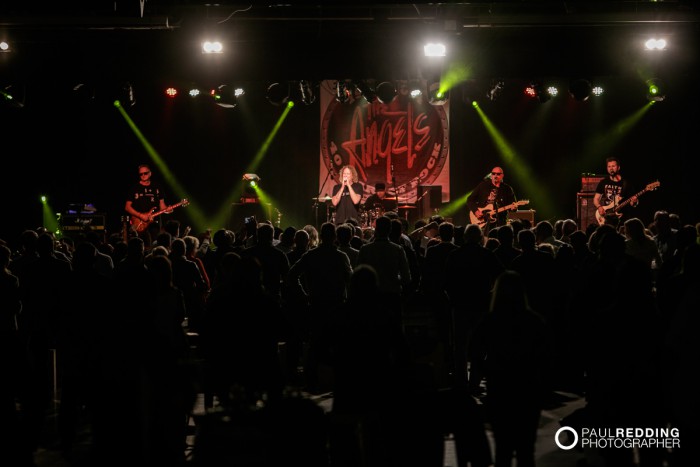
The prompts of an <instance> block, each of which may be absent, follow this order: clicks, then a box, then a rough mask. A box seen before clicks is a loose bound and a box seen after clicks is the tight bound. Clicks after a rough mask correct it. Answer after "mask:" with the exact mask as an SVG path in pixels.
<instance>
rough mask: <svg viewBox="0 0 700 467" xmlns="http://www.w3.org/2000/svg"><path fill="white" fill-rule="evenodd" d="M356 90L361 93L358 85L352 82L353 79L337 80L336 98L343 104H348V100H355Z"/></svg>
mask: <svg viewBox="0 0 700 467" xmlns="http://www.w3.org/2000/svg"><path fill="white" fill-rule="evenodd" d="M356 92H358V93H359V91H357V87H356V86H355V84H354V83H353V82H352V80H349V79H346V80H343V81H341V80H338V81H336V84H335V100H337V101H338V102H340V103H341V104H347V103H348V102H352V101H353V100H355V97H356V96H355V93H356Z"/></svg>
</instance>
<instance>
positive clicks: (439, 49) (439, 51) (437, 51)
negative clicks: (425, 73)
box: [423, 42, 447, 57]
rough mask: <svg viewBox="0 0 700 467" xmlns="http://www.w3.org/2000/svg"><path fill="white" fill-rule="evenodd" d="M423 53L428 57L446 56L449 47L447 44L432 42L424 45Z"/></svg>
mask: <svg viewBox="0 0 700 467" xmlns="http://www.w3.org/2000/svg"><path fill="white" fill-rule="evenodd" d="M423 53H424V54H425V56H426V57H444V56H445V55H447V47H445V44H440V43H432V42H431V43H428V44H425V46H423Z"/></svg>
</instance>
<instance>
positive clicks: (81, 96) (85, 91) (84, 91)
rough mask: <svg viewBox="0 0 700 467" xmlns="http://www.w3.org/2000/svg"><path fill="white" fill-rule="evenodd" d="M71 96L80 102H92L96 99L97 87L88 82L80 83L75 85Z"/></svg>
mask: <svg viewBox="0 0 700 467" xmlns="http://www.w3.org/2000/svg"><path fill="white" fill-rule="evenodd" d="M72 91H73V92H72V93H71V96H72V98H73V100H74V101H75V102H77V103H80V104H91V103H93V102H94V101H95V88H94V87H93V86H91V85H89V84H87V83H78V84H76V85H75V86H73V89H72Z"/></svg>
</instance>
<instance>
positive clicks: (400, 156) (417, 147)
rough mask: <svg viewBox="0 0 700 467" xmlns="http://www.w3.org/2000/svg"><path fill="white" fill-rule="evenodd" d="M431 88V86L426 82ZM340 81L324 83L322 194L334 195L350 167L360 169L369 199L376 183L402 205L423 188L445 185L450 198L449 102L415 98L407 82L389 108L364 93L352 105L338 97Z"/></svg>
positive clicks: (445, 198) (444, 196)
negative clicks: (340, 176) (344, 170)
mask: <svg viewBox="0 0 700 467" xmlns="http://www.w3.org/2000/svg"><path fill="white" fill-rule="evenodd" d="M424 84H425V83H424ZM335 85H336V81H333V80H327V81H322V82H321V86H320V88H321V90H320V93H319V94H320V104H321V154H320V158H321V161H320V162H321V163H320V172H319V194H320V196H322V197H323V196H330V194H331V193H332V191H333V186H334V185H335V184H337V183H338V174H339V172H340V169H341V167H343V166H344V165H346V164H350V165H353V166H355V168H356V169H357V173H358V175H359V182H360V183H362V185H363V186H364V199H363V200H362V201H363V202H364V200H365V199H366V198H367V197H368V196H369V195H371V194H372V193H374V186H375V184H376V183H379V182H382V183H384V184H385V185H386V187H387V192H388V193H387V194H388V195H389V196H393V195H394V193H396V194H397V195H398V201H399V204H404V203H405V204H413V203H416V201H418V186H419V185H439V186H441V187H442V202H448V201H449V200H450V164H449V133H448V128H449V122H448V115H449V109H448V105H449V101H448V102H446V103H445V104H444V105H432V104H430V103H429V102H428V100H427V98H426V97H425V96H419V97H417V98H411V97H410V95H409V94H408V88H407V87H406V86H405V83H402V82H396V83H395V85H396V89H397V91H398V93H397V96H396V97H395V98H394V99H393V100H392V101H391V102H389V103H388V104H382V103H381V102H379V101H377V100H376V99H375V101H374V102H372V103H368V102H367V101H366V100H365V99H364V98H363V97H361V96H359V95H355V96H352V97H351V98H350V100H349V101H348V102H346V103H340V102H338V100H336V99H335Z"/></svg>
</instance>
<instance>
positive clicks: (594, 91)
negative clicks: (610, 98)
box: [591, 86, 605, 97]
mask: <svg viewBox="0 0 700 467" xmlns="http://www.w3.org/2000/svg"><path fill="white" fill-rule="evenodd" d="M603 92H605V90H604V89H603V88H602V87H601V86H593V89H592V90H591V94H593V96H595V97H600V96H602V95H603Z"/></svg>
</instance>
